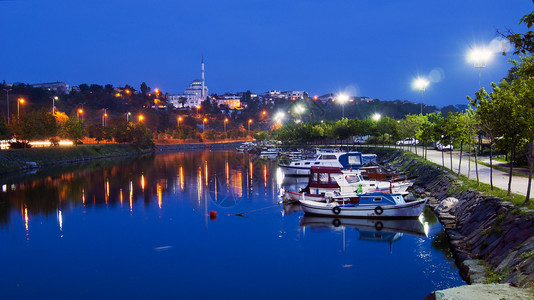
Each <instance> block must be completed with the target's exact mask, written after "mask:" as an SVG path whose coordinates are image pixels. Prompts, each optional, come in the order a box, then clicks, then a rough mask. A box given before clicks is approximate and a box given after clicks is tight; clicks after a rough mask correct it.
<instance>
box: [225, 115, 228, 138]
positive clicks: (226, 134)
mask: <svg viewBox="0 0 534 300" xmlns="http://www.w3.org/2000/svg"><path fill="white" fill-rule="evenodd" d="M226 123H228V118H225V119H224V137H225V138H226V139H228V133H227V132H226Z"/></svg>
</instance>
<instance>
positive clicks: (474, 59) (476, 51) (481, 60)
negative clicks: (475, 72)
mask: <svg viewBox="0 0 534 300" xmlns="http://www.w3.org/2000/svg"><path fill="white" fill-rule="evenodd" d="M492 57H493V52H492V51H491V50H490V49H488V48H480V47H477V48H473V49H471V50H470V51H469V53H468V54H467V60H468V61H469V62H470V63H472V64H473V65H474V66H475V68H484V67H486V64H487V63H488V62H489V61H490V60H491V58H492Z"/></svg>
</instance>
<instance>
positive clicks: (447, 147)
mask: <svg viewBox="0 0 534 300" xmlns="http://www.w3.org/2000/svg"><path fill="white" fill-rule="evenodd" d="M434 148H436V150H438V151H452V150H454V146H453V145H450V144H449V145H443V144H442V143H441V141H437V142H436V145H435V146H434Z"/></svg>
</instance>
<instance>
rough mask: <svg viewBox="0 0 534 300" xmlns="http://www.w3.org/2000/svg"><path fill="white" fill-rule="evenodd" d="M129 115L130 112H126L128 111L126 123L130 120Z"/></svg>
mask: <svg viewBox="0 0 534 300" xmlns="http://www.w3.org/2000/svg"><path fill="white" fill-rule="evenodd" d="M131 115H132V113H131V112H128V113H127V114H126V123H128V122H129V121H130V116H131Z"/></svg>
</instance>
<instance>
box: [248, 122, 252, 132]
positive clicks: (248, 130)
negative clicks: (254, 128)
mask: <svg viewBox="0 0 534 300" xmlns="http://www.w3.org/2000/svg"><path fill="white" fill-rule="evenodd" d="M251 123H252V119H248V134H247V135H250V124H251Z"/></svg>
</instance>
